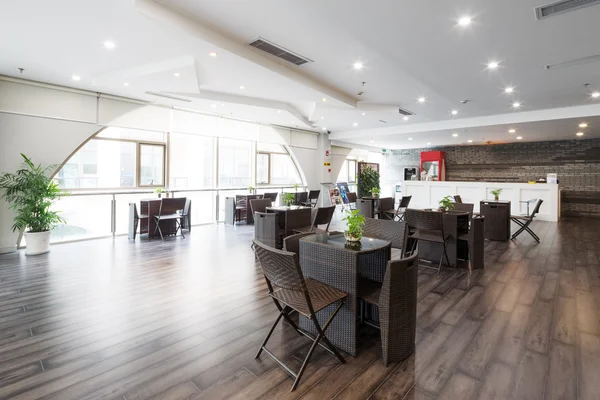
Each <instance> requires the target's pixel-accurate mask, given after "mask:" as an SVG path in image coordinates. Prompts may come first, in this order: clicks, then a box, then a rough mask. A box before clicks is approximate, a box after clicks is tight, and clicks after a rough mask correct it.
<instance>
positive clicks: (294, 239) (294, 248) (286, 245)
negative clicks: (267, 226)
mask: <svg viewBox="0 0 600 400" xmlns="http://www.w3.org/2000/svg"><path fill="white" fill-rule="evenodd" d="M308 235H313V233H310V232H304V233H296V234H295V235H290V236H288V237H286V238H285V239H283V250H285V251H289V252H290V253H295V254H296V255H298V254H299V253H300V239H302V238H303V237H305V236H308Z"/></svg>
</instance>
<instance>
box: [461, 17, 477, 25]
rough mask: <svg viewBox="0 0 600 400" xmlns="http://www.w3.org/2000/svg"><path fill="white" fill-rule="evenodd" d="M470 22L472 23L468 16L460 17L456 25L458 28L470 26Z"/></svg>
mask: <svg viewBox="0 0 600 400" xmlns="http://www.w3.org/2000/svg"><path fill="white" fill-rule="evenodd" d="M471 22H473V19H472V18H471V17H469V16H464V17H461V18H460V19H459V20H458V24H459V25H460V26H469V25H471Z"/></svg>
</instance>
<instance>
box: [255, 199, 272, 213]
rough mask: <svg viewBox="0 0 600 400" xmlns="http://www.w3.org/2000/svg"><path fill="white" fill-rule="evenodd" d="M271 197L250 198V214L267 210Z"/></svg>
mask: <svg viewBox="0 0 600 400" xmlns="http://www.w3.org/2000/svg"><path fill="white" fill-rule="evenodd" d="M271 204H272V203H271V199H253V200H250V209H251V210H252V214H254V213H256V212H260V213H264V212H267V207H271Z"/></svg>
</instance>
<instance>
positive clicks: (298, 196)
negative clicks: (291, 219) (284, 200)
mask: <svg viewBox="0 0 600 400" xmlns="http://www.w3.org/2000/svg"><path fill="white" fill-rule="evenodd" d="M307 201H308V192H296V193H294V205H296V206H301V205H302V203H306V202H307Z"/></svg>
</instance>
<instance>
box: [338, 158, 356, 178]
mask: <svg viewBox="0 0 600 400" xmlns="http://www.w3.org/2000/svg"><path fill="white" fill-rule="evenodd" d="M337 181H338V182H347V183H356V160H345V161H344V163H343V164H342V168H341V169H340V174H339V175H338V178H337Z"/></svg>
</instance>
